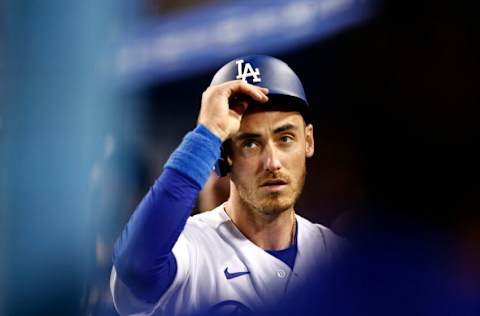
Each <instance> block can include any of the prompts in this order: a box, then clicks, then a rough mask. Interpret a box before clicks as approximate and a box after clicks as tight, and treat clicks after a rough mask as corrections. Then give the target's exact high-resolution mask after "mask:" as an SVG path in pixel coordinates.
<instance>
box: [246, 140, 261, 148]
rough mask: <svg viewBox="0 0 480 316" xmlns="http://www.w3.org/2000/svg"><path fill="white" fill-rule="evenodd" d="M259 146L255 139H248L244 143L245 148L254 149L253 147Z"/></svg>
mask: <svg viewBox="0 0 480 316" xmlns="http://www.w3.org/2000/svg"><path fill="white" fill-rule="evenodd" d="M257 147H258V145H257V143H256V142H255V141H253V140H246V141H245V142H244V143H243V148H247V149H253V148H257Z"/></svg>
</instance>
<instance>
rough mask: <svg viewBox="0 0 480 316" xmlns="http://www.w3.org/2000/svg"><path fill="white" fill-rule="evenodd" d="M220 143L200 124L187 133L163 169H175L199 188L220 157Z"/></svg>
mask: <svg viewBox="0 0 480 316" xmlns="http://www.w3.org/2000/svg"><path fill="white" fill-rule="evenodd" d="M221 145H222V141H221V139H220V138H218V137H217V136H216V135H214V134H213V133H212V132H210V130H208V128H206V127H205V126H204V125H202V124H200V125H198V126H197V128H195V129H194V130H193V131H192V132H190V133H188V134H187V135H186V136H185V137H184V138H183V141H182V144H181V145H180V146H179V147H178V148H177V150H175V151H174V152H173V154H172V155H171V156H170V158H169V159H168V161H167V163H166V164H165V168H172V169H175V170H177V171H179V172H181V173H183V174H184V175H188V176H189V177H191V178H192V180H194V181H195V182H196V183H197V184H198V185H199V186H200V187H203V185H204V184H205V183H206V182H207V180H208V177H209V176H210V172H211V171H212V166H213V165H214V164H215V162H216V161H217V160H218V158H219V157H220V146H221Z"/></svg>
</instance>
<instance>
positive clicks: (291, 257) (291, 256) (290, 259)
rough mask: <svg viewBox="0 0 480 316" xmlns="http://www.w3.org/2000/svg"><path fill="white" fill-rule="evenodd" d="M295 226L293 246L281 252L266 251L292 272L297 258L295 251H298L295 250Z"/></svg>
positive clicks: (296, 231) (296, 236)
mask: <svg viewBox="0 0 480 316" xmlns="http://www.w3.org/2000/svg"><path fill="white" fill-rule="evenodd" d="M295 226H296V227H297V228H296V229H295V238H294V241H293V244H292V245H291V246H290V247H288V248H287V249H282V250H267V252H268V253H269V254H271V255H272V256H274V257H275V258H277V259H279V260H282V261H283V262H285V264H287V265H288V266H289V267H290V269H292V270H293V267H294V266H295V259H296V258H297V251H298V248H297V239H298V223H297V225H295Z"/></svg>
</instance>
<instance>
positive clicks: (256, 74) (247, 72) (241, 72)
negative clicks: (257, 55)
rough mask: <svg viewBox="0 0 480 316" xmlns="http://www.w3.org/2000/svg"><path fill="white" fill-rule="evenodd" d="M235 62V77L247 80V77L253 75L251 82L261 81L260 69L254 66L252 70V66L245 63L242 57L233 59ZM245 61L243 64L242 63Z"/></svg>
mask: <svg viewBox="0 0 480 316" xmlns="http://www.w3.org/2000/svg"><path fill="white" fill-rule="evenodd" d="M235 63H236V64H237V70H238V73H237V79H242V80H243V81H247V78H249V77H253V79H252V81H253V82H261V81H262V79H261V78H260V70H259V69H258V68H255V70H253V67H252V65H251V64H250V63H245V61H244V60H243V59H239V60H237V61H235ZM244 63H245V65H244Z"/></svg>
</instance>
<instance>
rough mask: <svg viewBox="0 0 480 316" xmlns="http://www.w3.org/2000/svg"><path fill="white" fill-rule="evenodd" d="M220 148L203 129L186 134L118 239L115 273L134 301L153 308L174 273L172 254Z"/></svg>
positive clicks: (212, 136)
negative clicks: (131, 294) (141, 300)
mask: <svg viewBox="0 0 480 316" xmlns="http://www.w3.org/2000/svg"><path fill="white" fill-rule="evenodd" d="M220 146H221V140H220V138H218V137H217V136H215V135H214V134H212V133H211V132H210V131H209V130H208V129H207V128H206V127H204V126H203V125H199V126H197V128H195V129H194V130H193V131H192V132H189V133H188V134H187V135H186V136H185V137H184V139H183V141H182V143H181V144H180V146H179V147H178V148H177V149H176V150H175V151H174V152H173V153H172V155H171V156H170V158H169V160H168V161H167V163H166V164H165V166H164V170H163V172H162V174H161V175H160V177H159V178H158V179H157V181H155V183H154V185H153V186H152V187H151V188H150V190H149V192H148V193H147V195H146V196H145V197H144V198H143V200H142V202H141V203H140V204H139V205H138V206H137V209H136V210H135V212H134V213H133V214H132V216H131V218H130V220H129V221H128V223H127V225H126V226H125V228H124V229H123V231H122V233H121V235H120V237H119V238H118V239H117V241H116V243H115V245H114V249H113V263H114V265H115V270H116V272H117V275H118V277H119V278H120V279H121V280H122V282H123V283H125V284H126V285H127V286H128V288H129V289H130V291H131V292H132V293H133V294H135V296H137V297H138V298H140V299H143V300H145V301H147V302H150V303H152V302H155V301H157V300H158V299H159V298H160V297H161V296H162V294H163V293H164V292H165V291H166V290H167V289H168V287H169V286H170V285H171V284H172V282H173V280H174V278H175V274H176V271H177V263H176V260H175V257H174V255H173V253H172V248H173V246H174V245H175V243H176V241H177V239H178V237H179V236H180V233H181V232H182V230H183V228H184V227H185V223H186V221H187V219H188V217H189V215H190V213H191V210H192V208H193V206H194V203H195V201H196V199H197V196H198V193H199V192H200V190H201V188H202V187H203V185H204V184H205V182H206V181H207V179H208V177H209V175H210V173H211V170H212V167H213V165H214V164H215V162H216V160H217V159H218V158H219V156H220Z"/></svg>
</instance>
